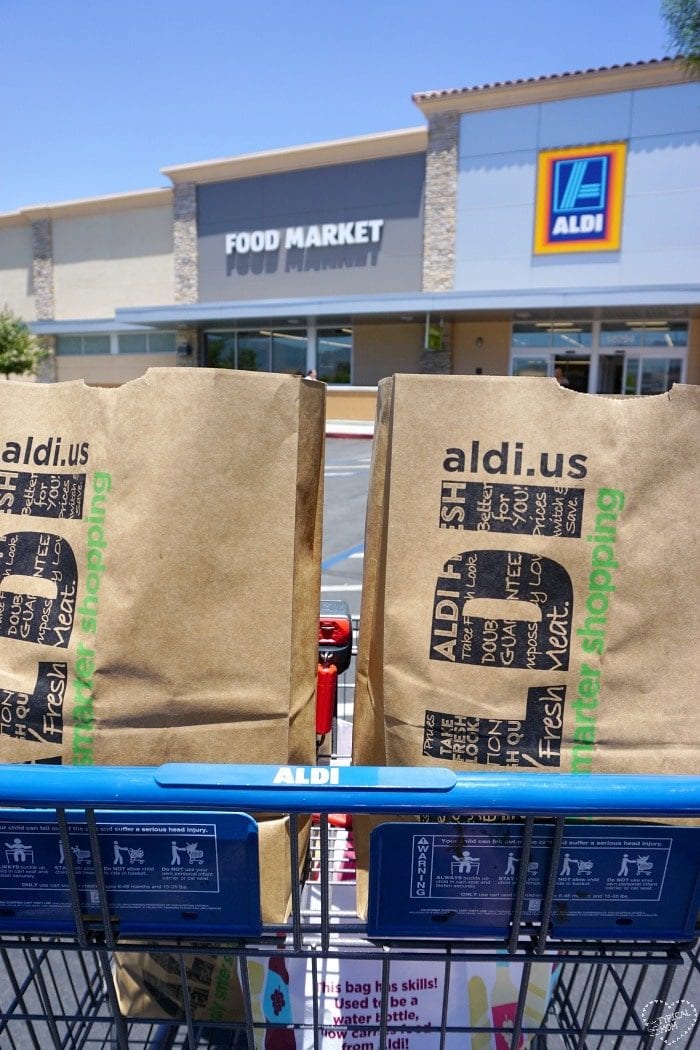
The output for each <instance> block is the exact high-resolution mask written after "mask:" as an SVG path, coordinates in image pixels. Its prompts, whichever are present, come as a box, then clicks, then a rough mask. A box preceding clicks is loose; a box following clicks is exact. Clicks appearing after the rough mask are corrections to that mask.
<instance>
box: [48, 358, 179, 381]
mask: <svg viewBox="0 0 700 1050" xmlns="http://www.w3.org/2000/svg"><path fill="white" fill-rule="evenodd" d="M176 366H177V357H176V355H175V354H104V355H103V354H95V355H94V356H92V355H91V354H75V355H73V354H67V355H66V356H65V357H61V356H58V357H57V358H56V379H57V381H58V382H59V383H65V382H67V381H69V380H71V379H84V380H85V382H86V383H95V384H97V385H98V386H117V385H118V384H120V383H126V382H127V381H128V380H129V379H138V377H139V376H142V375H143V374H144V372H146V371H147V370H148V369H149V368H166V367H168V368H175V367H176Z"/></svg>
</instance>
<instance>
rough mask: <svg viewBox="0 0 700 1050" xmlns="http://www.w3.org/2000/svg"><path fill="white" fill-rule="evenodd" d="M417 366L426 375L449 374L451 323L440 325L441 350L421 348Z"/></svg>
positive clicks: (450, 367)
mask: <svg viewBox="0 0 700 1050" xmlns="http://www.w3.org/2000/svg"><path fill="white" fill-rule="evenodd" d="M418 367H419V369H420V371H421V372H424V373H425V374H426V375H450V373H451V372H452V324H451V323H450V322H449V321H445V323H444V325H443V326H442V350H423V351H422V352H421V355H420V360H419V363H418Z"/></svg>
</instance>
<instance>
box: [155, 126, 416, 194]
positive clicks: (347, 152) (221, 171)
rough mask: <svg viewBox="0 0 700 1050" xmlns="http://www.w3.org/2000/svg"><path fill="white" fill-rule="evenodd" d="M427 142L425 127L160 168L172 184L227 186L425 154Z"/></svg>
mask: <svg viewBox="0 0 700 1050" xmlns="http://www.w3.org/2000/svg"><path fill="white" fill-rule="evenodd" d="M427 139H428V133H427V129H426V128H425V127H418V128H406V129H404V130H402V131H389V132H386V133H383V134H378V135H362V136H360V137H358V138H352V139H337V140H335V141H333V142H319V143H314V144H312V145H309V146H295V147H292V148H291V149H276V150H268V151H266V152H264V153H247V154H243V155H242V156H240V157H224V158H222V159H220V160H211V161H203V162H200V163H195V164H178V165H176V166H174V167H169V168H161V169H160V170H161V172H162V174H163V175H166V176H167V177H168V178H169V179H170V180H171V181H172V182H173V183H175V184H177V183H179V182H196V183H198V184H200V183H205V182H226V181H228V180H230V179H246V178H250V177H251V176H254V175H271V174H275V173H276V172H287V171H299V170H302V169H305V168H320V167H327V166H328V165H331V164H352V163H354V162H356V161H361V160H377V159H380V158H382V157H400V156H404V155H407V154H411V153H424V152H425V148H426V144H427Z"/></svg>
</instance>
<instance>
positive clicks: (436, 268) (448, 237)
mask: <svg viewBox="0 0 700 1050" xmlns="http://www.w3.org/2000/svg"><path fill="white" fill-rule="evenodd" d="M458 142H459V114H458V113H438V114H436V115H435V116H433V117H430V119H429V122H428V151H427V154H426V161H425V222H424V228H423V291H424V292H450V291H452V289H453V287H454V270H455V239H456V236H457V146H458ZM420 370H421V372H427V373H431V374H433V375H436V374H437V375H439V374H449V373H450V372H451V371H452V326H451V325H450V324H448V323H445V325H444V328H443V349H442V350H439V351H435V350H424V351H423V353H422V354H421V357H420Z"/></svg>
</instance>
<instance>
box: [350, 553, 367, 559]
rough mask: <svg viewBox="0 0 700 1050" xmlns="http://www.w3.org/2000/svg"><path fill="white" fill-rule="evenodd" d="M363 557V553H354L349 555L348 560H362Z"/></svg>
mask: <svg viewBox="0 0 700 1050" xmlns="http://www.w3.org/2000/svg"><path fill="white" fill-rule="evenodd" d="M364 556H365V552H364V551H355V553H354V554H349V555H348V558H364Z"/></svg>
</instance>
